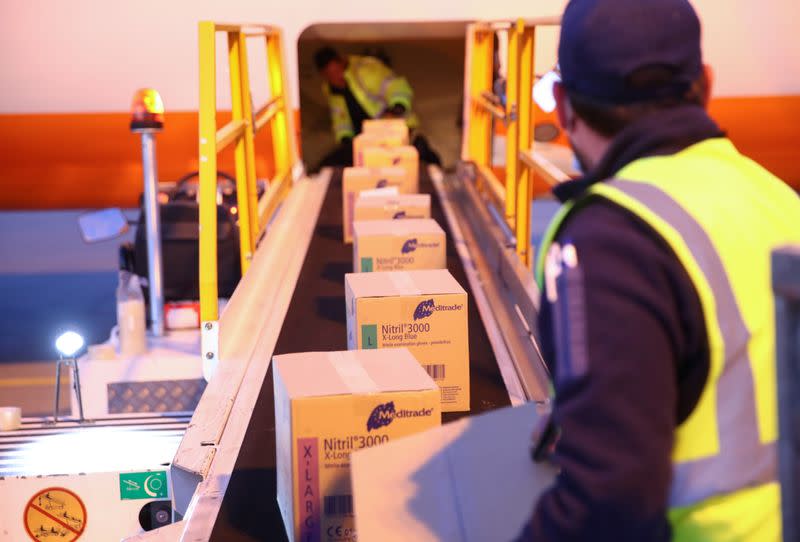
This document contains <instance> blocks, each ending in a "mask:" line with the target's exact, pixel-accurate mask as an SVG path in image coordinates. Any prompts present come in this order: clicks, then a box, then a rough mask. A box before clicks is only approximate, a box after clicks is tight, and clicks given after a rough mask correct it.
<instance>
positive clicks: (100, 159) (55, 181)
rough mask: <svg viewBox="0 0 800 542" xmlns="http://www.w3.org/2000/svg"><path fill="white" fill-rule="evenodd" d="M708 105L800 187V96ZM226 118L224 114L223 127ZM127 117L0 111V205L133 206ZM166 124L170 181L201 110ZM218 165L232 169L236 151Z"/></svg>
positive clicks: (744, 145) (752, 151)
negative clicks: (3, 112) (14, 113)
mask: <svg viewBox="0 0 800 542" xmlns="http://www.w3.org/2000/svg"><path fill="white" fill-rule="evenodd" d="M710 110H711V114H712V115H713V116H714V118H716V119H717V121H718V122H719V124H720V126H722V128H723V129H725V130H726V131H727V132H728V134H729V136H730V137H731V139H733V141H734V143H735V144H736V145H737V147H738V148H739V149H740V150H741V151H742V152H743V153H744V154H746V155H748V156H750V157H751V158H753V159H754V160H756V161H757V162H759V163H761V164H762V165H764V166H765V167H766V168H767V169H769V170H770V171H772V172H773V173H775V174H776V175H777V176H778V177H780V178H782V179H783V180H784V181H786V182H787V183H789V184H791V185H792V186H794V187H795V188H800V160H798V159H797V156H798V152H797V148H798V142H800V124H799V123H797V119H800V96H771V97H747V98H718V99H715V100H712V103H711V106H710ZM545 119H546V120H554V117H553V116H552V115H547V116H545V115H544V114H542V113H541V112H539V114H538V115H537V117H536V120H537V122H538V121H542V120H545ZM226 120H227V118H226V116H225V115H222V114H221V115H220V116H219V125H220V126H221V125H222V123H223V122H225V121H226ZM128 122H129V117H128V114H127V113H85V114H19V115H0V209H5V210H8V209H64V208H91V207H106V206H122V207H132V206H135V205H136V204H137V201H138V198H139V194H141V192H142V171H141V154H140V153H141V150H140V141H139V137H138V136H136V135H134V134H131V133H130V131H129V130H128ZM295 125H296V126H299V123H295ZM165 126H166V128H165V130H164V131H163V132H162V133H161V134H159V135H158V137H157V150H158V169H159V176H160V179H161V180H164V181H168V180H175V179H177V178H179V177H180V176H181V175H183V174H184V173H186V172H188V171H193V170H196V169H197V113H194V112H173V113H167V114H166V118H165ZM434 143H435V142H434ZM269 145H270V134H269V133H268V132H267V131H264V132H262V133H261V134H259V136H258V137H257V140H256V155H257V166H258V168H257V169H258V176H259V177H269V176H271V175H273V173H274V172H273V164H272V163H271V162H270V161H268V160H267V156H268V153H267V152H265V151H266V150H267V149H268V148H269V147H268V146H269ZM259 151H260V152H259ZM219 167H220V169H222V170H225V171H228V172H231V173H232V172H233V153H232V150H226V151H225V152H223V153H222V155H221V156H220V161H219Z"/></svg>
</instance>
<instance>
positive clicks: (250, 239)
mask: <svg viewBox="0 0 800 542" xmlns="http://www.w3.org/2000/svg"><path fill="white" fill-rule="evenodd" d="M198 30H199V36H198V38H199V39H198V41H199V51H200V119H199V136H200V147H199V150H200V166H199V170H200V282H199V286H200V317H201V320H202V322H203V328H204V331H205V330H211V331H216V323H217V321H218V320H219V305H218V292H219V291H218V284H217V155H218V154H219V153H220V152H221V151H222V150H223V149H225V148H227V147H228V146H230V145H233V146H234V163H235V169H236V194H237V208H238V209H237V214H238V217H239V243H240V256H241V267H242V274H244V273H246V272H247V269H248V268H249V266H250V261H251V260H252V258H253V253H254V252H255V250H256V244H257V241H258V239H259V237H260V236H261V234H262V232H263V230H264V228H265V227H266V225H267V223H268V222H269V220H270V217H271V216H272V214H273V213H274V211H275V209H276V208H277V207H278V205H279V204H280V202H281V201H282V200H283V198H284V197H285V196H286V194H287V192H288V191H289V189H290V188H291V185H292V170H293V167H294V165H295V162H296V160H297V158H296V157H297V151H296V148H295V141H294V139H293V134H292V130H291V120H290V114H291V111H290V110H289V105H288V99H287V97H286V73H285V70H284V60H283V41H282V35H281V31H280V29H278V28H276V27H274V26H266V25H239V24H218V23H214V22H211V21H202V22H200V23H199V29H198ZM218 32H221V33H225V35H226V37H227V45H228V66H229V71H230V85H231V120H230V122H228V123H227V124H225V125H224V126H222V127H220V128H218V127H217V93H216V84H217V79H216V71H217V66H216V37H217V33H218ZM251 37H256V38H263V39H264V40H265V43H266V50H267V65H266V66H265V69H266V75H267V76H268V78H269V89H270V98H269V100H268V101H267V103H266V104H264V105H263V106H261V107H260V108H258V109H257V110H255V111H254V110H253V109H254V107H253V102H252V95H251V91H250V74H249V73H248V72H249V69H248V66H249V64H248V60H247V38H251ZM264 128H268V129H269V130H270V131H271V135H272V145H271V147H272V148H271V149H268V155H269V156H270V157H271V159H272V161H273V162H274V164H275V171H276V175H275V177H274V178H273V179H272V180H271V181H270V183H269V185H268V187H267V190H266V192H265V193H264V195H263V196H262V197H261V199H260V201H259V199H258V195H257V188H256V160H255V144H254V141H255V135H256V133H258V132H259V131H260V130H262V129H264ZM205 335H206V334H205V332H204V342H206V340H205ZM215 350H216V348H215V347H209V348H206V346H205V345H204V347H203V351H204V355H205V356H206V357H207V358H209V359H212V358H213V357H214V356H216V355H217V353H216V352H215Z"/></svg>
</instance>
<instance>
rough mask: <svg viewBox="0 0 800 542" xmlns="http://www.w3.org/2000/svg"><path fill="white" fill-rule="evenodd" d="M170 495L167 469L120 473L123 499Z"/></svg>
mask: <svg viewBox="0 0 800 542" xmlns="http://www.w3.org/2000/svg"><path fill="white" fill-rule="evenodd" d="M168 497H169V491H168V489H167V473H166V471H155V472H122V473H120V475H119V498H120V499H122V500H123V501H127V500H133V499H166V498H168Z"/></svg>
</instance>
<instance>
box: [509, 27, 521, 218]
mask: <svg viewBox="0 0 800 542" xmlns="http://www.w3.org/2000/svg"><path fill="white" fill-rule="evenodd" d="M524 29H525V27H524V23H523V22H522V20H519V21H518V22H517V24H515V25H511V27H510V28H509V29H508V73H507V76H506V119H507V120H506V224H508V227H509V228H511V229H512V231H513V230H514V229H515V228H516V216H517V180H518V178H517V172H518V171H519V120H518V119H517V114H518V110H519V98H520V94H521V92H520V85H519V40H520V36H521V35H522V34H523V32H524Z"/></svg>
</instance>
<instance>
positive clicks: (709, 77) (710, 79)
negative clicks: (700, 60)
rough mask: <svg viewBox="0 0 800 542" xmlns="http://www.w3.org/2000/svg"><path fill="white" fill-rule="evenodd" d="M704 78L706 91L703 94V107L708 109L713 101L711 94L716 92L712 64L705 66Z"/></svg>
mask: <svg viewBox="0 0 800 542" xmlns="http://www.w3.org/2000/svg"><path fill="white" fill-rule="evenodd" d="M703 77H705V80H706V84H705V89H704V90H705V91H704V93H703V106H704V107H708V103H709V102H710V101H711V93H712V91H713V90H714V69H713V68H712V67H711V65H710V64H703Z"/></svg>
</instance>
